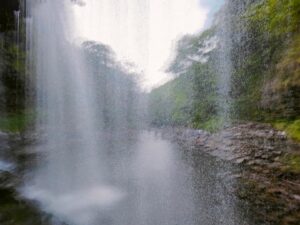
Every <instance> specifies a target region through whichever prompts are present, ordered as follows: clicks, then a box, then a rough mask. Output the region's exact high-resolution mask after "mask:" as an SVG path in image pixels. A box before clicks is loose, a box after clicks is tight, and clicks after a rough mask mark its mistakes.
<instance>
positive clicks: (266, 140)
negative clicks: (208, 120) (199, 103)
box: [180, 123, 300, 225]
mask: <svg viewBox="0 0 300 225" xmlns="http://www.w3.org/2000/svg"><path fill="white" fill-rule="evenodd" d="M191 133H192V134H193V135H192V138H189V139H188V140H189V141H188V142H189V144H192V145H193V146H195V148H196V149H198V150H199V151H203V152H206V153H207V154H210V155H213V156H214V157H216V158H219V159H221V160H225V161H228V162H229V163H232V164H235V165H237V166H238V167H239V168H240V170H241V171H242V173H240V172H237V173H236V174H231V175H230V177H231V178H234V179H238V180H239V182H238V184H239V185H238V187H237V188H236V189H235V191H236V194H237V196H239V197H240V198H241V199H244V200H245V201H248V202H249V203H250V204H251V205H253V207H254V212H255V214H256V215H255V216H256V217H257V218H258V220H260V221H263V222H265V223H266V224H285V225H293V224H300V156H299V154H300V145H299V144H298V143H295V142H293V141H291V140H289V139H288V138H287V135H286V133H285V132H282V131H278V130H275V129H273V128H272V127H271V126H270V125H268V124H260V123H243V124H238V125H235V126H233V127H228V128H226V129H224V130H222V131H220V132H218V133H216V134H206V133H204V132H191V131H189V134H191ZM180 139H181V141H182V142H185V141H187V139H186V138H180ZM235 175H236V177H235Z"/></svg>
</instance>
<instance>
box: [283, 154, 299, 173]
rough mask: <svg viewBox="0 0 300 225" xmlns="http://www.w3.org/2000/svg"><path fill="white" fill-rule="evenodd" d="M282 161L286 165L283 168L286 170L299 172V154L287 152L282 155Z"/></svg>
mask: <svg viewBox="0 0 300 225" xmlns="http://www.w3.org/2000/svg"><path fill="white" fill-rule="evenodd" d="M282 161H283V163H284V164H285V165H286V168H285V170H286V171H288V172H292V173H296V174H300V155H299V154H288V155H286V156H284V157H283V159H282Z"/></svg>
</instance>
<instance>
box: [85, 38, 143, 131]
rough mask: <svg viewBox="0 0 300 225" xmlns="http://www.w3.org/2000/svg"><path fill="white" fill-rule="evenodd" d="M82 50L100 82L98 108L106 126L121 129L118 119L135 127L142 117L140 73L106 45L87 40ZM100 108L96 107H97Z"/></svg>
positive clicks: (92, 74) (93, 77)
mask: <svg viewBox="0 0 300 225" xmlns="http://www.w3.org/2000/svg"><path fill="white" fill-rule="evenodd" d="M82 50H83V53H84V55H85V59H86V62H87V65H88V68H89V72H90V73H89V74H91V76H92V80H93V82H95V83H96V85H97V87H98V88H97V90H98V91H97V99H96V101H98V104H96V105H97V106H99V109H98V111H99V112H100V113H101V115H102V116H103V117H104V123H105V124H104V126H105V127H107V128H115V129H117V127H115V126H117V124H120V123H118V122H117V121H122V122H123V124H124V126H125V125H129V126H135V125H136V122H137V121H138V119H139V108H138V102H139V98H138V96H139V95H138V92H139V90H138V87H137V77H138V75H137V74H136V73H134V72H131V71H130V70H129V69H127V68H126V67H125V66H124V65H122V64H121V63H120V62H118V61H117V59H116V55H115V53H114V52H113V50H112V49H111V48H110V47H109V46H107V45H104V44H101V43H97V42H94V41H87V42H84V43H83V44H82ZM95 107H96V106H95Z"/></svg>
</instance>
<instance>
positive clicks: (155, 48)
mask: <svg viewBox="0 0 300 225" xmlns="http://www.w3.org/2000/svg"><path fill="white" fill-rule="evenodd" d="M80 1H81V2H83V1H84V2H85V3H86V4H85V5H84V6H82V7H79V6H75V7H74V12H75V13H74V15H75V30H76V31H75V34H76V37H77V38H80V39H88V40H95V41H99V42H102V43H104V44H108V45H110V46H111V47H112V48H113V50H114V51H115V52H116V54H117V56H118V58H119V59H120V60H127V61H130V62H133V63H134V64H135V65H136V66H137V68H138V69H139V70H141V71H143V78H142V86H143V87H145V88H147V89H149V88H152V87H155V86H158V85H160V84H162V83H164V82H165V81H167V80H168V79H170V78H171V77H172V76H171V75H170V74H167V73H165V72H164V71H165V69H166V66H167V64H168V62H169V61H170V58H172V56H173V55H174V47H175V45H176V40H178V38H179V37H180V36H182V35H184V34H193V33H196V32H199V31H201V30H202V29H203V28H204V26H205V24H206V21H207V19H208V17H209V16H211V12H212V11H215V10H216V8H217V7H219V5H220V3H221V2H222V1H223V0H80Z"/></svg>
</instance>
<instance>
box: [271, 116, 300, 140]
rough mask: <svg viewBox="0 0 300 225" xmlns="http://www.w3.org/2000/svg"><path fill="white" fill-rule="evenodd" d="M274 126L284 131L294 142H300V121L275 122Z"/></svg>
mask: <svg viewBox="0 0 300 225" xmlns="http://www.w3.org/2000/svg"><path fill="white" fill-rule="evenodd" d="M273 125H274V127H275V128H277V129H278V130H284V131H285V132H286V133H287V135H288V136H289V137H290V138H292V139H293V140H295V141H298V142H300V119H297V120H294V121H285V120H280V121H276V122H273Z"/></svg>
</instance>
